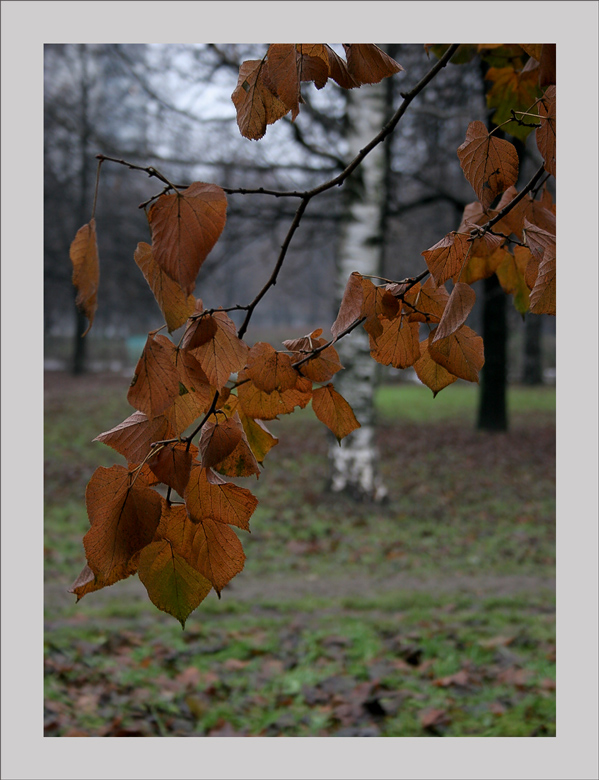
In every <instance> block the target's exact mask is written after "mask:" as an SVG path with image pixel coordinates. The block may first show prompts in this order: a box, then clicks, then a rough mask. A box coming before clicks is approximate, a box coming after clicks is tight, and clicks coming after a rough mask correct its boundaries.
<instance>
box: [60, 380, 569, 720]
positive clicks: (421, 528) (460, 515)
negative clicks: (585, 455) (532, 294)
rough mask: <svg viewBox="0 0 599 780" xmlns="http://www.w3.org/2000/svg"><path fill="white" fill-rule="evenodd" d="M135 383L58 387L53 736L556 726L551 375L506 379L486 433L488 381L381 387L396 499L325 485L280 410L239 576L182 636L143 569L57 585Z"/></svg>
mask: <svg viewBox="0 0 599 780" xmlns="http://www.w3.org/2000/svg"><path fill="white" fill-rule="evenodd" d="M127 386H128V382H127V380H126V379H124V378H106V380H105V379H104V378H102V381H101V382H100V381H99V380H98V378H96V377H88V378H85V379H83V380H80V381H76V380H73V379H70V378H68V377H62V378H58V377H54V378H52V377H50V378H49V381H48V385H47V388H46V438H45V448H46V451H45V461H46V474H45V476H46V479H45V511H46V518H45V576H46V583H47V589H46V599H45V609H46V708H47V709H46V716H45V720H46V733H47V735H48V736H64V735H70V734H75V733H81V734H86V735H90V736H102V735H105V736H134V735H143V736H184V735H185V736H188V735H199V736H200V735H209V734H211V733H223V734H230V735H235V734H239V735H263V736H275V735H285V736H334V735H349V736H351V735H355V734H371V735H379V736H432V735H435V736H533V735H534V736H548V735H552V734H554V733H555V691H554V682H553V681H554V679H555V615H554V593H553V588H552V579H553V576H554V571H555V500H554V499H555V471H554V468H555V465H554V460H555V457H554V446H555V430H554V427H553V426H554V410H555V391H554V389H551V388H541V389H540V390H532V389H531V390H529V389H525V388H511V389H510V408H511V419H512V428H511V430H510V431H509V432H508V433H505V434H484V433H480V432H476V431H475V430H474V429H473V424H471V423H472V421H473V419H474V412H473V406H472V404H473V402H474V401H475V400H476V388H472V387H470V386H467V385H465V384H463V383H456V385H454V386H451V387H449V388H446V390H444V391H443V392H442V393H440V394H439V395H438V396H437V398H435V399H433V398H432V394H431V393H430V391H428V390H427V389H426V388H420V387H418V386H412V385H409V384H400V385H394V386H391V387H383V388H381V389H380V391H379V393H378V396H377V407H378V411H379V415H380V425H379V428H378V433H377V443H378V446H379V450H380V453H381V462H380V467H381V472H382V474H383V477H384V479H385V482H386V484H387V487H388V489H389V500H388V502H387V503H386V504H385V505H384V506H370V505H367V504H355V503H353V502H351V501H349V500H348V499H345V498H343V497H339V496H336V497H332V496H331V495H330V494H328V493H327V492H326V481H327V448H328V446H329V438H328V435H327V432H326V431H325V430H324V429H323V427H322V426H321V425H320V423H319V422H318V421H317V420H316V418H315V416H314V415H313V413H312V411H311V410H310V409H306V410H303V411H301V412H299V413H296V414H294V415H292V416H291V417H286V418H283V419H281V421H280V422H274V423H272V424H269V427H270V428H271V429H272V431H273V433H275V435H277V436H279V439H280V441H279V444H278V445H277V447H275V448H274V449H273V451H272V452H271V453H270V454H269V456H268V458H267V459H266V462H265V470H264V473H263V474H262V476H261V478H260V480H259V481H256V480H254V479H252V480H245V481H243V484H244V486H246V487H248V488H250V489H251V490H252V491H254V492H256V494H257V496H258V498H259V500H260V504H259V506H258V509H257V510H256V512H255V513H254V515H253V517H252V521H251V526H252V533H251V534H250V535H248V534H244V533H240V538H241V539H242V542H243V545H244V549H245V551H246V555H247V561H246V565H245V568H244V571H243V572H242V574H240V575H239V576H238V577H237V578H236V579H235V580H234V581H233V583H232V585H231V587H228V588H226V589H225V591H224V592H223V597H222V599H221V600H218V599H217V598H216V597H215V596H214V595H213V594H211V595H210V596H209V597H208V598H207V599H206V601H205V602H204V603H203V604H202V605H201V606H200V608H199V609H198V610H197V611H196V612H194V613H193V614H192V615H191V616H190V618H189V619H188V622H187V626H186V630H185V631H184V632H183V631H182V630H181V627H180V626H179V624H178V623H177V622H176V621H175V620H174V619H173V618H172V617H170V616H168V615H165V614H163V613H160V612H158V611H157V610H156V609H155V607H154V606H153V605H152V604H151V602H150V601H149V600H148V599H147V598H146V596H145V592H144V589H143V587H142V586H141V584H140V583H139V581H138V580H137V578H136V577H132V578H130V579H128V580H126V581H125V582H121V583H117V584H116V585H115V586H113V587H111V588H107V589H105V590H103V591H100V592H98V593H94V594H90V595H89V596H86V597H85V599H83V600H82V601H81V603H79V604H78V605H75V603H74V601H75V599H74V597H73V596H71V595H70V594H68V593H67V592H66V591H67V588H68V587H69V585H70V583H71V582H72V581H73V580H74V578H75V577H76V575H77V574H78V573H79V571H80V569H81V568H82V566H83V564H84V562H85V561H84V555H83V548H82V544H81V538H82V536H83V534H84V533H85V532H86V530H87V528H88V527H89V524H88V519H87V514H86V511H85V502H84V495H85V486H86V484H87V481H88V480H89V478H90V476H91V474H92V473H93V470H94V469H95V468H96V467H97V466H98V465H105V466H108V465H110V464H112V463H122V458H121V457H120V456H119V455H118V454H117V453H114V452H113V451H112V450H111V449H110V448H108V447H106V446H104V445H102V444H100V443H92V439H93V438H94V437H95V436H96V435H97V434H98V433H100V432H101V431H104V430H107V429H109V428H111V427H113V426H114V425H116V424H117V423H118V422H120V421H121V420H122V419H124V418H125V417H126V416H128V415H129V414H130V413H131V409H130V407H129V406H128V404H127V402H126V391H127ZM435 415H436V416H435ZM523 577H527V578H529V579H528V580H526V581H524V580H523V579H522V578H523ZM497 583H499V584H501V585H502V587H501V588H500V589H498V586H497ZM535 583H536V584H535ZM456 674H457V675H458V677H457V678H456V680H457V681H453V682H452V681H451V680H448V679H447V678H450V677H451V676H452V675H456ZM460 675H461V676H460ZM460 681H461V682H462V683H464V684H460ZM430 710H438V711H439V712H440V713H442V715H440V716H439V717H438V719H437V720H436V721H434V722H432V723H429V721H428V720H427V717H428V716H429V715H430ZM427 724H428V725H427Z"/></svg>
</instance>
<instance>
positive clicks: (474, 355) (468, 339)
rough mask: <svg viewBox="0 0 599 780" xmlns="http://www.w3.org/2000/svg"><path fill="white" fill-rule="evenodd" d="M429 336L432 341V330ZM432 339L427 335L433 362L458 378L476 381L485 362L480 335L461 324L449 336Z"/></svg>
mask: <svg viewBox="0 0 599 780" xmlns="http://www.w3.org/2000/svg"><path fill="white" fill-rule="evenodd" d="M431 336H433V341H434V331H433V333H432V334H431ZM433 341H431V338H430V337H429V340H428V351H429V354H430V356H431V358H432V359H433V360H434V361H435V363H438V364H439V365H440V366H443V368H445V369H446V370H447V371H449V373H450V374H453V375H454V376H457V377H460V379H465V380H466V381H468V382H478V372H479V371H480V369H481V368H482V367H483V365H484V362H485V358H484V351H483V340H482V339H481V337H480V336H477V335H476V333H475V332H474V331H473V330H471V329H470V328H469V327H468V326H467V325H462V327H461V328H460V329H459V330H457V331H456V332H455V333H452V334H451V336H447V337H446V338H444V339H439V341H435V342H434V343H433Z"/></svg>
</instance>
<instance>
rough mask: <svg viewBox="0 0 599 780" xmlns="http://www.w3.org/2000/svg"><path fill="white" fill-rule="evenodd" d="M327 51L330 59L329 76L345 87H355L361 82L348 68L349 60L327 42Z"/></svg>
mask: <svg viewBox="0 0 599 780" xmlns="http://www.w3.org/2000/svg"><path fill="white" fill-rule="evenodd" d="M325 49H326V53H327V56H328V59H329V77H330V78H332V79H333V81H336V82H337V84H339V86H340V87H343V89H354V87H359V86H360V84H359V82H358V81H356V79H355V78H354V77H353V76H352V75H351V73H350V72H349V70H348V69H347V62H346V61H345V60H344V59H343V57H340V56H339V55H338V54H337V52H336V51H335V50H334V49H332V48H331V47H330V46H329V45H328V43H325Z"/></svg>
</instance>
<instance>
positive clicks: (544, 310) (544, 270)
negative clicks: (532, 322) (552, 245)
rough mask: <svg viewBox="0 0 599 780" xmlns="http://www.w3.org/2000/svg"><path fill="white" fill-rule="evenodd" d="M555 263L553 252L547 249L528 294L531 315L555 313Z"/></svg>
mask: <svg viewBox="0 0 599 780" xmlns="http://www.w3.org/2000/svg"><path fill="white" fill-rule="evenodd" d="M555 297H556V263H555V251H554V250H552V249H548V250H547V251H546V252H545V253H544V255H543V259H542V260H541V262H540V263H539V270H538V273H537V277H536V280H535V283H534V287H533V288H532V290H531V293H530V310H531V312H532V313H533V314H553V315H555V313H556V305H555Z"/></svg>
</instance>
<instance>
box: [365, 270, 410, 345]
mask: <svg viewBox="0 0 599 780" xmlns="http://www.w3.org/2000/svg"><path fill="white" fill-rule="evenodd" d="M362 291H363V296H364V297H363V300H362V312H361V317H364V318H365V320H366V321H365V322H364V324H363V327H364V330H365V331H366V332H367V333H368V334H369V336H371V337H372V338H378V336H380V334H381V333H382V332H383V325H382V322H383V320H390V319H393V318H395V317H397V316H398V315H399V313H400V311H401V305H402V304H401V301H399V300H398V299H397V298H396V297H395V296H394V295H392V293H390V292H389V291H388V290H387V289H385V287H377V286H376V285H374V284H373V283H372V282H371V281H370V279H362Z"/></svg>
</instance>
